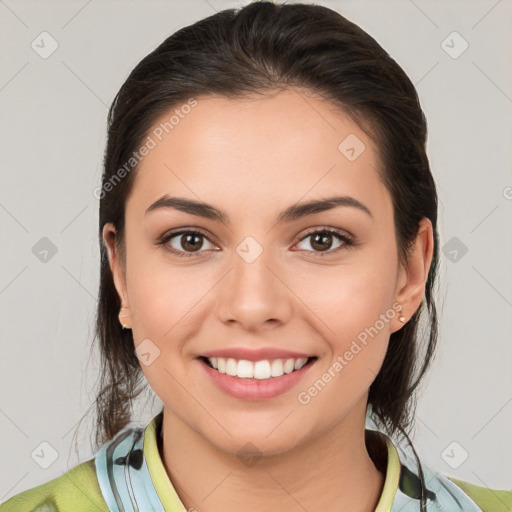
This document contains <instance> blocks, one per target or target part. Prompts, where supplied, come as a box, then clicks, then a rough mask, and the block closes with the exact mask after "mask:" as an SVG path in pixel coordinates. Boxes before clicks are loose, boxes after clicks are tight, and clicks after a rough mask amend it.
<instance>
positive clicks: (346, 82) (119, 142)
mask: <svg viewBox="0 0 512 512" xmlns="http://www.w3.org/2000/svg"><path fill="white" fill-rule="evenodd" d="M292 87H293V88H297V90H304V91H309V92H311V93H314V94H315V95H317V96H318V97H320V98H322V99H323V100H325V101H329V102H331V103H332V104H333V105H335V106H337V107H338V108H339V109H340V110H341V111H343V112H345V113H347V114H348V115H349V116H350V117H351V118H352V119H354V121H356V122H357V123H358V125H359V126H360V127H361V128H362V129H363V130H365V132H366V133H368V135H369V136H371V137H372V138H373V140H374V141H375V142H376V145H377V148H378V151H379V156H380V160H381V164H382V165H381V168H380V169H379V173H380V175H381V179H382V181H383V182H384V184H385V185H386V187H387V189H388V190H389V193H390V195H391V198H392V202H393V209H394V227H395V233H396V240H397V247H398V252H399V257H400V259H401V261H402V262H405V261H406V259H407V254H408V251H409V249H410V247H411V245H412V244H413V243H414V240H415V237H416V234H417V230H418V226H419V222H420V221H421V219H422V218H424V217H427V218H428V219H430V221H431V223H432V225H433V228H434V237H435V240H434V243H435V245H434V255H433V261H432V265H431V267H430V271H429V274H428V280H427V283H426V291H425V297H424V299H423V302H422V304H421V306H420V307H419V309H418V310H417V311H416V312H415V313H414V315H413V316H412V317H411V319H410V320H409V321H408V322H407V324H406V325H404V326H403V327H402V329H400V330H398V331H397V332H395V333H393V334H391V337H390V342H389V347H388V351H387V354H386V357H385V360H384V362H383V365H382V368H381V369H380V372H379V374H378V375H377V376H376V378H375V380H374V382H373V383H372V385H371V387H370V390H369V400H368V401H369V404H371V406H372V417H373V418H374V420H375V421H376V422H377V423H378V424H379V423H380V425H381V426H383V427H384V429H385V430H387V431H388V432H389V433H390V434H391V435H393V434H394V433H395V432H396V431H397V430H401V431H403V430H405V429H408V428H410V427H411V425H412V423H413V421H414V410H415V405H416V404H415V400H416V398H415V397H416V391H417V390H416V388H417V386H418V384H419V382H420V380H421V379H422V378H423V376H424V374H425V372H426V371H427V369H428V367H429V365H430V363H431V361H432V358H433V356H434V351H435V346H436V340H437V314H436V306H435V302H434V297H433V292H434V282H435V278H436V273H437V265H438V235H437V227H436V226H437V192H436V186H435V183H434V179H433V177H432V174H431V172H430V167H429V162H428V158H427V155H426V150H425V144H426V136H427V126H426V121H425V117H424V114H423V111H422V109H421V107H420V103H419V100H418V96H417V93H416V90H415V88H414V86H413V84H412V83H411V81H410V80H409V78H408V77H407V75H406V74H405V73H404V71H403V70H402V69H401V68H400V66H399V65H398V64H397V63H396V62H395V61H394V60H393V59H392V58H391V57H390V56H389V55H388V54H387V52H386V51H385V50H384V49H383V48H382V47H381V46H380V45H379V44H378V43H377V42H376V41H375V40H374V39H373V38H372V37H371V36H369V35H368V34H367V33H366V32H364V31H363V30H362V29H361V28H359V27H358V26H357V25H355V24H354V23H352V22H350V21H348V20H347V19H345V18H344V17H343V16H341V15H340V14H339V13H337V12H335V11H333V10H331V9H329V8H327V7H323V6H319V5H311V4H299V3H295V4H290V5H287V4H281V5H279V4H273V3H271V2H253V3H250V4H248V5H246V6H245V7H243V8H239V9H227V10H224V11H221V12H218V13H216V14H214V15H212V16H210V17H208V18H205V19H203V20H200V21H198V22H197V23H194V24H193V25H190V26H187V27H185V28H182V29H180V30H178V31H177V32H176V33H174V34H173V35H171V36H170V37H168V38H167V39H166V40H165V41H164V42H163V43H161V44H160V45H159V46H158V47H157V48H156V49H155V50H154V51H152V52H151V53H150V54H149V55H147V56H146V57H145V58H143V59H142V60H141V61H140V62H139V64H137V66H136V67H135V69H133V71H132V72H131V73H130V75H129V76H128V78H127V80H126V81H125V83H124V84H123V85H122V87H121V89H120V90H119V92H118V93H117V95H116V97H115V99H114V101H113V103H112V106H111V108H110V111H109V117H108V142H107V146H106V151H105V158H104V173H103V179H102V190H101V194H100V215H99V235H100V247H101V276H100V287H99V301H98V310H97V318H96V321H97V324H96V336H97V339H98V341H99V348H100V353H101V381H100V383H99V387H100V389H99V390H98V395H97V399H96V415H97V431H96V443H97V444H98V445H99V444H102V443H103V442H105V441H107V440H108V439H111V438H112V437H113V436H114V435H115V434H116V433H117V432H118V431H119V430H120V429H122V428H123V427H125V426H126V425H127V424H128V423H129V422H130V421H131V419H132V417H131V414H132V413H131V410H132V405H133V401H134V399H135V398H136V397H137V396H138V395H139V394H140V392H141V391H142V390H143V389H144V388H145V386H146V383H145V379H144V377H143V374H142V372H141V369H140V365H139V361H138V359H137V357H136V354H135V353H134V343H133V338H132V332H131V331H130V330H123V329H122V327H121V325H120V323H119V320H118V313H119V310H120V306H121V304H120V299H119V296H118V294H117V292H116V289H115V287H114V282H113V278H112V273H111V270H110V267H109V262H108V256H107V250H106V247H105V245H104V242H103V240H102V229H103V226H104V225H105V223H107V222H112V223H113V224H114V226H115V227H116V231H117V238H116V244H117V246H118V249H119V251H120V254H121V257H122V258H123V255H124V237H123V235H124V221H125V205H126V200H127V197H128V195H129V194H130V191H131V189H132V186H133V182H134V178H135V176H136V166H134V167H133V170H131V171H130V172H127V173H123V177H122V179H118V180H117V182H116V183H115V184H114V186H110V187H107V186H106V185H107V184H108V183H111V184H112V183H113V181H112V179H113V178H114V177H115V176H116V173H118V171H119V169H121V168H122V167H123V166H125V164H126V162H128V161H130V157H131V156H132V154H133V152H134V151H136V150H137V149H138V148H139V147H140V145H141V144H142V142H143V141H144V140H145V139H146V137H147V135H148V133H149V132H150V130H151V129H152V127H153V126H154V123H155V121H156V120H157V119H158V118H160V116H162V115H163V114H165V113H167V112H170V111H171V109H172V108H174V107H176V106H179V105H180V104H184V103H187V101H188V100H189V99H190V98H192V97H196V98H197V97H199V96H201V95H208V94H217V95H222V96H224V97H227V98H233V99H236V98H242V97H245V96H250V95H253V96H254V95H255V94H272V93H275V92H277V91H279V90H283V89H288V88H292ZM340 142H341V141H340ZM117 176H118V177H119V173H118V174H117ZM122 258H121V259H122ZM422 318H424V321H425V328H424V329H422V331H421V332H420V330H419V325H420V320H421V319H422Z"/></svg>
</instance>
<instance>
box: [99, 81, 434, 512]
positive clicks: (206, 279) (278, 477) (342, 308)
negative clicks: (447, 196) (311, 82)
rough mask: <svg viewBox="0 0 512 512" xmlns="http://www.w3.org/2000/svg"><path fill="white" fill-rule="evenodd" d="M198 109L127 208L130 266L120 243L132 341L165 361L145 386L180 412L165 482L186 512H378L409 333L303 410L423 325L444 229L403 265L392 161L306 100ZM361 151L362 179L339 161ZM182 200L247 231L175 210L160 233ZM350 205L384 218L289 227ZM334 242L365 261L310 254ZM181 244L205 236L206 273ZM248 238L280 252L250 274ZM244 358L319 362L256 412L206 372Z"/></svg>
mask: <svg viewBox="0 0 512 512" xmlns="http://www.w3.org/2000/svg"><path fill="white" fill-rule="evenodd" d="M197 100H198V105H197V106H196V107H195V108H193V109H192V110H191V112H190V113H189V114H188V115H187V116H186V117H185V118H184V119H181V120H180V122H179V124H178V125H176V126H175V127H174V129H173V130H172V132H170V133H169V135H167V136H166V137H165V138H164V139H163V140H162V141H161V142H160V143H159V144H158V145H157V146H156V147H155V148H154V149H152V150H151V151H150V152H149V154H148V155H147V156H146V157H144V159H143V161H142V162H141V164H140V165H139V168H138V170H137V176H136V180H135V183H134V187H133V190H132V193H131V194H130V196H129V198H128V201H127V205H126V233H125V236H126V239H125V242H126V261H123V259H122V257H121V256H120V254H119V251H118V250H117V247H116V244H115V227H114V226H112V225H111V224H107V225H105V227H104V231H103V238H104V240H105V243H106V244H107V247H108V252H109V258H110V265H111V269H112V272H113V275H114V281H115V285H116V288H117V291H118V293H119V296H120V298H121V300H122V303H123V305H124V306H126V307H127V308H128V309H126V310H124V314H125V315H127V316H126V317H125V318H124V319H123V323H124V324H125V325H126V326H128V327H130V328H131V329H132V330H133V338H134V343H135V346H138V345H139V344H140V343H141V342H142V340H144V339H147V338H149V339H150V340H151V342H152V343H154V344H155V345H156V346H157V347H158V349H159V350H160V356H159V357H157V358H156V359H155V360H154V361H153V362H152V363H151V364H150V365H149V366H144V365H142V370H143V372H144V374H145V377H146V378H147V380H148V382H149V384H150V386H151V387H152V389H153V390H154V391H155V393H156V394H157V395H158V396H159V398H160V399H161V400H162V402H163V404H164V420H163V425H162V435H163V444H162V446H161V455H162V459H163V462H164V465H165V467H166V470H167V472H168V474H169V476H170V478H171V480H172V482H173V485H174V487H175V489H176V491H177V492H178V495H179V496H180V499H181V500H182V502H183V503H184V505H185V507H186V508H187V509H188V508H190V507H194V508H195V509H196V510H200V511H202V510H204V511H208V512H217V511H224V512H226V511H228V512H229V511H231V510H233V511H234V510H237V511H239V510H245V511H248V512H253V511H254V512H255V511H261V510H269V511H273V510H276V511H277V510H287V511H303V510H304V509H305V510H307V511H308V512H313V511H323V512H325V511H331V510H332V511H335V510H336V511H339V510H351V511H353V512H358V511H360V512H363V511H364V512H370V511H373V510H374V508H375V506H376V504H377V502H378V500H379V497H380V494H381V492H382V486H383V483H384V475H383V474H382V473H381V472H379V471H378V470H377V468H376V466H375V465H374V463H373V461H372V459H371V457H370V455H369V453H368V450H367V447H366V445H365V437H364V426H365V414H366V406H367V399H368V390H369V387H370V385H371V383H372V382H373V380H374V378H375V377H376V375H377V373H378V372H379V369H380V367H381V365H382V362H383V359H384V356H385V354H386V349H387V346H388V341H389V336H390V334H391V333H392V332H395V331H396V330H398V329H400V328H401V327H403V325H404V324H403V323H401V322H400V321H399V320H398V316H399V315H398V314H396V315H394V318H392V319H391V320H389V321H388V322H386V323H385V326H384V328H382V329H381V330H380V331H379V333H378V335H376V336H374V337H373V338H370V341H369V342H368V344H367V345H366V346H365V347H364V348H363V349H362V350H361V351H360V352H359V353H358V354H357V355H356V356H355V357H354V358H353V359H352V360H351V361H350V362H349V363H348V364H347V365H346V366H345V367H344V368H343V370H342V371H341V372H338V373H337V374H336V377H335V378H333V379H332V380H331V381H330V382H329V383H328V384H327V385H326V386H325V387H324V389H323V390H322V391H321V392H319V393H318V394H317V395H316V396H315V397H313V398H312V399H311V401H310V402H309V403H308V404H307V405H303V404H301V403H299V402H298V400H297V394H298V393H299V392H300V391H304V390H307V389H308V387H309V386H311V384H312V383H314V382H315V381H316V380H317V379H319V378H320V377H321V376H322V374H323V373H324V372H326V371H328V369H329V368H330V367H332V365H333V361H335V360H336V358H337V356H338V355H342V354H344V353H345V351H346V350H348V349H349V347H350V345H351V343H352V341H353V340H354V339H356V337H357V335H358V334H359V333H360V332H361V331H363V330H364V329H365V327H370V326H373V325H374V324H375V322H376V320H378V319H379V315H380V314H382V313H385V312H386V311H388V310H390V309H391V310H392V305H393V304H396V303H397V302H398V303H400V304H402V306H403V314H404V316H405V317H406V321H407V320H408V319H409V318H410V317H411V316H412V315H413V313H414V312H415V311H416V310H417V309H418V307H419V306H420V304H421V301H422V297H423V293H424V290H425V282H426V279H427V275H428V269H429V267H430V264H431V260H432V250H433V233H432V225H431V223H430V221H429V220H428V219H423V220H422V222H421V224H420V225H419V229H418V234H417V239H416V244H415V245H414V248H413V250H412V252H411V254H410V257H409V259H408V262H407V264H406V265H400V263H399V259H398V253H397V246H396V238H395V233H394V226H393V208H392V202H391V196H390V195H389V192H388V191H387V189H386V188H385V186H384V185H383V183H382V182H381V181H380V179H379V177H378V174H377V171H376V169H377V168H378V166H379V165H380V164H379V158H378V152H377V148H376V146H375V144H374V143H373V142H372V140H371V139H370V138H369V137H368V136H367V135H366V134H365V132H363V131H362V130H361V129H360V128H359V126H358V125H357V124H355V123H354V122H353V121H352V120H351V119H350V118H349V117H348V116H346V115H345V114H342V113H340V112H339V111H336V110H335V109H334V107H333V105H331V104H329V103H327V102H325V101H321V100H320V99H319V98H317V97H314V96H312V95H311V94H306V93H305V92H304V91H299V90H298V89H292V90H288V91H282V92H279V93H276V94H273V95H266V96H258V97H254V98H251V99H243V100H233V99H226V98H222V97H216V96H207V97H199V98H197ZM168 118H169V114H166V115H165V116H162V120H164V119H168ZM160 121H161V120H158V121H157V122H156V123H155V126H157V125H158V124H159V122H160ZM350 134H355V135H356V136H357V137H358V138H359V139H360V140H361V141H363V143H364V144H365V146H366V149H365V150H364V151H363V153H362V154H361V155H360V156H359V157H358V158H357V159H356V160H354V161H349V160H348V159H347V158H346V157H345V156H344V155H343V154H341V153H340V151H339V150H338V145H339V144H340V142H341V141H343V140H344V139H345V138H346V137H347V136H348V135H350ZM165 193H167V194H169V195H171V196H178V197H186V198H190V199H194V200H200V201H204V202H207V203H209V204H212V205H213V206H215V207H217V208H221V209H223V210H224V211H225V212H226V213H227V214H228V215H229V219H230V221H229V223H222V222H219V221H214V220H208V219H204V218H201V217H197V216H194V215H191V214H188V213H184V212H181V211H178V210H176V209H173V208H162V209H159V210H155V211H154V212H152V213H150V214H148V215H145V211H146V209H147V208H148V207H149V205H150V204H152V203H153V202H154V201H155V200H156V199H158V198H159V197H161V196H162V195H163V194H165ZM335 194H339V195H348V196H352V197H354V198H356V199H357V200H358V201H360V202H361V203H363V204H364V205H366V206H367V207H368V208H369V209H370V210H371V212H372V215H373V217H370V216H369V215H367V214H366V213H364V212H363V211H360V210H358V209H356V208H353V207H347V206H342V207H336V208H334V209H331V210H328V211H324V212H320V213H315V214H313V215H309V216H308V217H304V218H302V219H299V220H296V221H293V222H290V223H285V224H283V225H277V224H276V217H277V215H278V214H279V213H280V212H281V211H283V210H284V209H286V208H287V207H289V206H291V205H292V204H295V203H297V202H304V201H307V200H312V199H321V198H325V197H330V196H332V195H335ZM324 227H331V228H335V229H336V228H337V229H339V230H341V231H342V232H343V231H347V232H348V233H351V234H352V235H353V236H354V237H356V239H357V242H358V243H357V245H355V246H349V247H344V248H343V247H342V248H341V250H338V248H339V247H340V246H342V245H343V242H340V241H339V240H338V239H337V238H336V237H332V239H331V240H332V246H331V247H330V248H328V247H327V246H326V247H327V249H326V251H322V250H321V247H322V246H320V249H319V248H318V247H319V246H318V245H314V244H313V237H312V236H310V237H309V238H305V239H303V240H302V241H301V239H302V238H303V237H304V235H305V234H306V232H307V231H308V230H311V228H318V230H321V229H322V228H324ZM178 228H190V229H194V228H195V229H201V230H202V231H203V232H205V234H206V237H207V238H201V239H200V240H202V241H203V246H202V247H201V248H200V249H199V251H198V252H197V251H196V252H191V251H190V249H189V253H190V254H192V256H191V257H179V256H176V255H173V254H171V253H170V252H168V251H166V250H165V248H164V246H159V245H157V242H158V239H159V237H161V236H162V235H163V234H165V233H167V232H169V231H170V230H172V229H174V230H178ZM247 236H251V237H253V238H254V239H255V240H256V241H257V242H258V243H259V244H260V246H261V247H262V249H263V252H262V254H261V255H260V256H259V257H258V258H257V259H256V260H255V261H254V262H252V263H250V264H248V263H247V262H246V261H245V260H244V259H243V258H242V257H240V256H239V254H238V253H237V251H236V249H237V246H238V245H239V244H240V243H241V242H242V241H243V240H244V239H245V237H247ZM183 241H184V237H179V236H178V237H175V238H174V239H173V240H172V241H169V242H167V245H168V246H169V245H171V244H172V247H173V248H175V249H176V250H181V251H182V252H185V251H186V250H187V245H186V244H185V248H184V247H183V245H182V242H183ZM183 243H184V242H183ZM196 243H197V242H196ZM188 247H189V246H188ZM292 248H293V249H294V250H292ZM215 249H217V250H215ZM315 254H316V255H315ZM234 346H244V347H254V348H259V347H268V346H275V347H279V348H283V349H290V350H295V351H299V352H305V353H307V354H314V355H316V356H317V357H318V359H317V361H316V362H315V364H314V365H313V366H312V367H311V368H310V369H309V370H308V374H307V376H305V377H304V378H303V379H302V380H301V381H300V382H299V383H298V384H297V385H296V386H295V387H294V388H292V389H291V390H290V391H287V392H286V393H284V394H282V395H280V396H278V397H276V398H273V399H270V400H266V401H249V400H242V399H236V398H233V397H230V396H228V395H226V394H225V393H224V392H223V391H221V390H220V389H219V388H217V387H216V386H215V385H213V384H212V383H211V381H210V380H209V379H208V378H207V376H206V375H205V372H204V369H203V368H202V366H201V364H202V363H200V362H199V361H198V359H197V356H199V355H200V354H201V353H204V352H206V351H210V350H213V349H218V348H224V347H234ZM249 442H250V443H252V445H254V446H255V447H256V448H257V450H258V451H259V453H260V455H261V456H260V457H259V458H258V459H257V461H256V463H255V464H253V465H251V466H248V465H246V464H244V463H243V462H242V461H241V459H240V458H239V457H238V456H237V454H238V452H239V450H240V449H241V448H242V447H243V446H244V445H246V444H247V443H249Z"/></svg>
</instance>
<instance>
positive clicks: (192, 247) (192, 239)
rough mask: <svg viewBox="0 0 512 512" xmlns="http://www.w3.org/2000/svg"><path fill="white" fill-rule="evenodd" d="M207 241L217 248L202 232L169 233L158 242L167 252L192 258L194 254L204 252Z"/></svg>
mask: <svg viewBox="0 0 512 512" xmlns="http://www.w3.org/2000/svg"><path fill="white" fill-rule="evenodd" d="M205 240H206V241H207V243H209V244H210V245H211V246H212V247H215V246H214V245H213V244H212V243H211V242H210V241H209V240H208V238H207V237H206V235H205V234H204V233H201V232H200V231H179V232H175V233H168V234H167V235H164V236H163V237H162V239H161V240H160V241H159V242H158V244H159V245H162V246H163V247H164V248H165V250H167V251H169V252H171V253H172V254H176V256H180V257H181V256H185V257H187V256H188V257H190V256H194V253H197V252H204V251H200V249H202V248H204V247H203V246H204V241H205Z"/></svg>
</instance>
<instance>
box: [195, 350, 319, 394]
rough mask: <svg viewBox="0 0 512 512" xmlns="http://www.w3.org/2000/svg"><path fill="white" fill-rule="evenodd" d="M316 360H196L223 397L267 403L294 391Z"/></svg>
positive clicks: (223, 358) (212, 358) (312, 358)
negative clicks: (226, 395) (225, 395)
mask: <svg viewBox="0 0 512 512" xmlns="http://www.w3.org/2000/svg"><path fill="white" fill-rule="evenodd" d="M316 360H317V357H300V358H286V359H260V360H257V361H249V360H247V359H234V358H232V357H229V358H225V357H204V356H202V357H199V358H198V361H200V363H201V366H202V367H203V368H204V371H206V373H207V375H208V376H209V377H210V379H211V381H212V382H213V383H214V384H215V385H216V387H218V388H219V389H220V390H221V391H223V392H224V393H226V394H228V395H230V396H232V397H234V398H239V399H242V400H268V399H271V398H275V397H277V396H279V395H281V394H283V393H285V392H286V391H288V390H290V389H291V388H293V387H294V386H295V385H296V384H297V383H298V382H299V380H301V379H302V377H303V376H304V375H305V373H306V372H307V371H308V370H309V369H310V368H311V366H312V365H313V364H314V363H315V361H316Z"/></svg>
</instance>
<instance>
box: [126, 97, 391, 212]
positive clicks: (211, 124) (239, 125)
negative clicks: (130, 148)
mask: <svg viewBox="0 0 512 512" xmlns="http://www.w3.org/2000/svg"><path fill="white" fill-rule="evenodd" d="M190 104H191V103H186V102H184V103H183V104H181V105H175V106H174V107H173V108H172V109H171V110H170V111H169V112H166V113H165V114H164V115H162V116H161V117H160V118H158V119H157V120H156V121H155V123H154V125H153V128H152V130H151V131H150V132H149V137H151V139H152V141H153V144H152V145H153V146H154V147H152V149H150V150H149V152H148V153H147V154H146V156H144V157H143V159H142V161H141V162H140V164H139V166H138V168H137V171H136V179H135V183H134V189H133V191H132V194H131V196H130V198H129V203H130V201H131V202H132V206H134V207H137V208H138V209H140V210H141V209H142V208H144V207H145V208H147V206H148V205H149V204H150V203H151V202H152V201H154V200H156V199H157V198H158V197H160V196H161V195H162V194H170V195H181V196H187V197H190V198H194V199H200V200H204V201H208V202H209V203H216V204H217V205H218V206H220V207H222V205H223V204H224V203H225V202H226V201H231V202H232V201H233V199H234V197H233V196H234V195H236V197H237V198H238V199H239V200H240V199H242V198H243V201H244V203H243V204H244V205H246V206H249V205H253V206H255V207H261V206H268V205H270V204H272V203H274V202H276V201H279V202H283V201H284V202H286V206H288V203H290V202H297V201H299V200H301V199H302V198H304V199H307V198H317V197H324V196H327V195H333V192H336V193H340V194H346V195H351V196H353V197H356V199H360V200H361V201H362V202H365V201H366V202H371V203H378V202H379V201H380V202H382V201H384V202H386V201H387V202H388V203H389V198H387V197H386V195H387V194H386V190H385V189H384V186H383V184H382V183H381V181H380V179H379V177H378V173H377V168H378V165H380V164H379V161H378V154H377V150H376V147H375V145H374V143H373V141H372V140H371V139H370V138H369V137H368V135H366V133H365V132H364V131H362V129H361V128H360V127H359V126H358V125H357V124H356V123H355V122H354V121H352V120H351V118H350V117H348V116H347V115H346V114H344V113H342V112H341V111H340V110H339V109H337V108H336V107H335V106H334V105H333V104H332V103H329V102H327V101H323V100H321V99H320V98H318V97H315V96H312V95H311V94H306V93H305V92H303V91H299V90H296V89H294V90H287V91H281V92H278V93H274V94H272V95H265V96H260V95H258V96H253V97H251V98H244V99H228V98H226V97H221V96H200V97H197V98H195V106H192V107H184V106H185V105H190ZM237 206H238V208H242V205H241V204H238V205H237ZM386 206H389V205H382V207H383V208H386ZM378 207H379V205H378V204H377V205H376V208H377V209H378ZM128 208H129V206H128V205H127V210H128ZM142 213H143V212H142Z"/></svg>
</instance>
